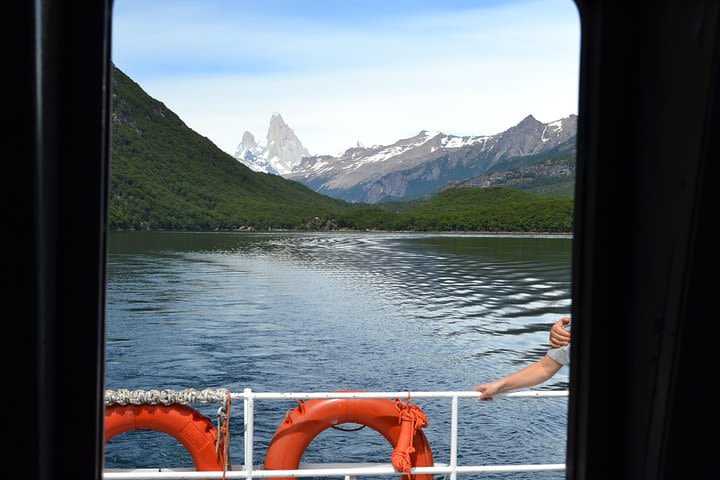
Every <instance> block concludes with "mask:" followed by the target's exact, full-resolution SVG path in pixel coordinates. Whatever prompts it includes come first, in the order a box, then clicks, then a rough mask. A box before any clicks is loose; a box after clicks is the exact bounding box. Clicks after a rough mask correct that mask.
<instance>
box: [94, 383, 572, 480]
mask: <svg viewBox="0 0 720 480" xmlns="http://www.w3.org/2000/svg"><path fill="white" fill-rule="evenodd" d="M408 394H410V396H411V398H413V399H417V398H450V401H451V408H450V463H449V464H448V465H445V464H438V463H435V465H434V466H432V467H415V468H413V469H412V470H411V473H413V474H433V475H438V474H440V475H443V474H445V475H447V474H449V475H450V480H456V479H457V474H458V473H514V472H550V471H564V470H565V464H563V463H551V464H511V465H470V466H460V465H458V464H457V431H458V401H459V399H461V398H477V396H478V392H474V391H469V392H465V391H455V392H452V391H450V392H315V393H292V392H290V393H256V392H253V391H252V390H250V389H249V388H246V389H245V390H244V391H243V392H242V393H231V394H230V398H231V399H232V400H243V403H244V409H243V411H244V435H243V437H244V447H245V448H244V457H245V458H244V462H243V465H241V466H236V467H235V468H233V469H232V470H229V471H227V472H222V471H217V472H196V471H194V470H192V469H184V468H183V469H156V468H155V469H135V470H119V469H118V470H106V471H105V472H103V479H104V480H134V479H137V480H144V479H147V480H150V479H152V480H200V479H222V478H223V477H224V478H227V479H243V478H244V479H247V480H251V479H253V478H275V477H345V479H346V480H347V479H349V478H352V477H356V476H366V475H376V476H385V475H403V473H401V472H398V471H396V470H395V468H394V467H393V466H392V465H391V464H389V463H388V464H368V463H362V464H353V463H345V464H301V465H300V468H299V469H297V470H261V469H260V470H256V469H255V465H254V459H253V442H254V423H255V400H308V399H323V398H325V399H328V398H388V399H395V398H406V397H407V395H408ZM567 396H568V391H567V390H557V391H555V390H553V391H547V390H526V391H520V392H511V393H506V394H502V395H498V397H510V398H518V397H520V398H539V397H545V398H547V397H567Z"/></svg>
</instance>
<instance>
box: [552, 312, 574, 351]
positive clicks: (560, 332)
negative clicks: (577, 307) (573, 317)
mask: <svg viewBox="0 0 720 480" xmlns="http://www.w3.org/2000/svg"><path fill="white" fill-rule="evenodd" d="M568 323H570V317H562V318H561V319H560V320H558V321H557V322H555V323H553V326H552V328H551V329H550V345H552V347H553V348H560V347H564V346H565V345H568V344H569V343H570V332H568V331H567V330H565V325H567V324H568Z"/></svg>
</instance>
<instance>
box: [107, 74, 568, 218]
mask: <svg viewBox="0 0 720 480" xmlns="http://www.w3.org/2000/svg"><path fill="white" fill-rule="evenodd" d="M271 124H272V126H271V129H270V133H269V135H268V137H269V140H270V141H267V140H268V137H266V141H265V142H264V145H260V144H259V142H255V140H254V138H251V137H250V136H246V138H245V142H244V143H245V146H246V147H248V150H247V151H248V152H250V153H251V154H252V155H258V156H262V155H265V156H266V160H268V164H269V165H275V166H280V167H281V168H291V169H293V168H297V167H298V166H299V165H300V164H301V163H302V161H303V160H302V159H303V158H307V157H303V155H304V152H303V148H302V146H301V144H300V142H299V140H298V141H297V142H296V141H295V140H296V139H297V137H295V135H294V133H292V130H291V129H290V128H289V127H288V126H287V125H286V124H285V122H284V121H283V120H282V117H280V115H276V116H275V115H274V116H273V119H272V120H271ZM111 127H112V136H111V138H112V144H111V155H110V158H111V163H110V191H109V196H108V226H109V228H110V229H112V230H205V231H207V230H257V229H263V230H268V229H293V230H298V229H299V230H331V229H347V230H367V229H370V230H402V231H438V230H440V231H445V230H457V231H528V232H568V231H571V230H572V222H573V200H572V198H566V197H562V196H548V195H539V194H537V193H535V192H532V191H525V192H523V191H519V190H518V189H510V188H499V187H492V186H491V187H490V188H477V187H473V186H470V187H461V188H450V189H447V190H445V191H443V192H441V193H439V194H437V195H435V196H433V197H431V198H427V199H422V200H415V201H411V202H393V203H385V204H382V205H377V206H374V205H367V204H359V203H348V202H345V201H343V200H339V199H335V198H331V197H328V196H326V195H321V194H319V193H316V192H314V191H312V190H311V189H310V188H308V187H306V186H305V185H302V184H300V183H297V182H294V181H291V180H287V179H285V178H283V177H281V176H279V175H271V174H267V173H262V172H257V171H253V170H251V169H250V168H248V167H247V166H245V165H243V164H242V163H241V162H238V161H237V159H236V158H233V156H231V155H228V154H227V153H225V152H223V151H222V150H220V149H219V148H218V147H217V146H216V145H215V144H213V143H212V142H211V141H210V140H209V139H208V138H206V137H203V136H202V135H200V134H198V133H197V132H195V131H193V130H192V129H191V128H189V127H188V126H187V125H186V124H185V123H184V122H183V121H182V119H180V117H178V115H176V114H175V113H174V112H172V111H171V110H170V109H169V108H167V106H166V105H164V104H163V103H162V102H161V101H159V100H157V99H154V98H152V97H150V96H149V95H148V94H147V93H146V92H144V91H143V90H142V88H141V87H140V86H139V85H138V84H137V83H135V82H134V81H133V80H132V79H131V78H130V77H128V76H127V75H125V74H124V73H123V72H121V71H120V70H119V69H117V68H115V67H114V66H113V69H112V115H111ZM425 136H426V137H431V138H430V140H429V141H431V142H435V141H440V142H441V143H442V139H437V140H435V139H433V136H431V135H429V134H427V132H426V134H425ZM460 138H462V137H460ZM283 139H284V140H283ZM280 140H282V141H280ZM456 141H458V140H456ZM470 142H471V143H473V142H474V141H472V140H471V141H470ZM253 143H254V144H255V146H253ZM410 143H412V142H410ZM425 143H427V142H425ZM252 148H256V149H257V150H256V152H255V153H253V152H252V151H251V150H250V149H252ZM359 148H362V147H359ZM412 148H413V147H412V146H410V147H409V148H408V149H412ZM460 148H462V147H460ZM373 149H376V150H377V148H375V147H373ZM359 151H360V150H359ZM513 158H515V161H518V160H517V159H518V158H519V159H521V161H520V163H518V164H517V165H515V164H509V166H510V167H513V166H514V167H515V168H523V164H522V162H524V161H530V162H531V163H532V162H533V161H535V160H537V159H534V156H533V155H526V156H524V157H513ZM553 161H554V160H553ZM274 168H275V167H274Z"/></svg>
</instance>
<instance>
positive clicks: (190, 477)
mask: <svg viewBox="0 0 720 480" xmlns="http://www.w3.org/2000/svg"><path fill="white" fill-rule="evenodd" d="M452 470H453V469H452V468H451V467H416V468H413V469H412V470H411V473H413V474H433V475H438V474H444V473H451V472H452ZM564 470H565V465H564V464H562V463H551V464H528V465H477V466H467V467H457V472H458V473H515V472H561V471H564ZM346 475H352V476H362V475H402V473H401V472H397V471H396V470H395V469H394V468H393V467H392V466H385V465H377V466H371V467H355V468H312V469H302V470H253V471H252V477H253V478H275V477H344V476H346ZM103 478H104V479H105V480H134V479H137V480H200V479H205V478H207V479H221V478H223V472H220V471H214V472H177V471H176V472H170V471H157V470H152V471H150V470H148V471H137V470H135V471H128V472H122V473H121V472H117V471H113V472H105V473H104V474H103ZM225 478H227V479H240V478H247V474H246V473H245V472H244V471H243V470H232V471H228V472H226V473H225Z"/></svg>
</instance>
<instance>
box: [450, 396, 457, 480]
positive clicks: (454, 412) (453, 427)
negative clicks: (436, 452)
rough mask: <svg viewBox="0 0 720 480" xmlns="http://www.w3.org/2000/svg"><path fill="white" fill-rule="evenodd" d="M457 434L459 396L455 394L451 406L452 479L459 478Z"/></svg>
mask: <svg viewBox="0 0 720 480" xmlns="http://www.w3.org/2000/svg"><path fill="white" fill-rule="evenodd" d="M457 436H458V397H457V395H453V397H452V403H451V407H450V468H451V469H452V470H451V471H450V480H456V479H457Z"/></svg>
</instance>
